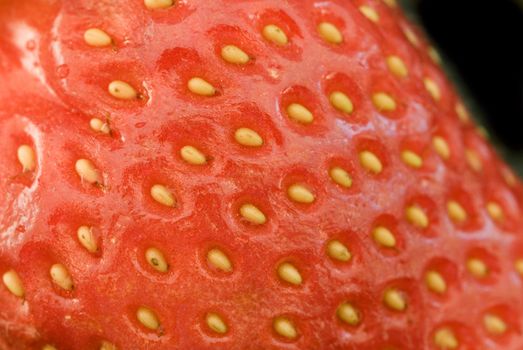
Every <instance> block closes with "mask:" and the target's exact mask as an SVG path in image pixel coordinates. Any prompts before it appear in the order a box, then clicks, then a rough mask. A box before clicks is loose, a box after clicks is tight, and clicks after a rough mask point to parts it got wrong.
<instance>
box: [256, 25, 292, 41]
mask: <svg viewBox="0 0 523 350" xmlns="http://www.w3.org/2000/svg"><path fill="white" fill-rule="evenodd" d="M262 35H263V37H264V38H265V39H266V40H268V41H270V42H272V43H274V44H276V45H280V46H283V45H286V44H287V43H288V42H289V39H288V38H287V34H285V32H284V31H283V30H282V29H281V28H280V27H278V26H277V25H275V24H269V25H266V26H265V27H264V28H263V30H262Z"/></svg>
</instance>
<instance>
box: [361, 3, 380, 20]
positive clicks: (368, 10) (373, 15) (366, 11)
mask: <svg viewBox="0 0 523 350" xmlns="http://www.w3.org/2000/svg"><path fill="white" fill-rule="evenodd" d="M359 10H360V12H361V13H362V14H363V15H364V16H365V17H367V19H369V20H370V21H372V22H374V23H378V22H379V21H380V16H379V14H378V12H376V10H375V9H373V8H372V7H370V6H366V5H363V6H360V7H359Z"/></svg>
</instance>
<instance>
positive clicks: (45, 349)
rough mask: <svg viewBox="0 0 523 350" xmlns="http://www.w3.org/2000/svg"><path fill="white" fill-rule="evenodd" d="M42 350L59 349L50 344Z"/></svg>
mask: <svg viewBox="0 0 523 350" xmlns="http://www.w3.org/2000/svg"><path fill="white" fill-rule="evenodd" d="M42 350H57V349H56V348H55V347H54V346H52V345H50V344H46V345H44V346H43V347H42Z"/></svg>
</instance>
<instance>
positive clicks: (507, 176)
mask: <svg viewBox="0 0 523 350" xmlns="http://www.w3.org/2000/svg"><path fill="white" fill-rule="evenodd" d="M502 175H503V179H504V180H505V182H506V183H507V185H509V186H510V187H514V186H516V184H517V182H518V180H517V179H516V176H514V174H513V173H512V171H510V170H509V169H507V168H504V169H503V170H502Z"/></svg>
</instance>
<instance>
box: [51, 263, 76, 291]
mask: <svg viewBox="0 0 523 350" xmlns="http://www.w3.org/2000/svg"><path fill="white" fill-rule="evenodd" d="M49 274H50V275H51V279H52V280H53V282H54V283H55V284H56V285H57V286H58V287H60V288H62V289H65V290H68V291H70V290H72V289H73V279H72V277H71V275H70V274H69V271H67V268H66V267H65V266H64V265H62V264H54V265H53V266H51V269H50V270H49Z"/></svg>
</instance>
